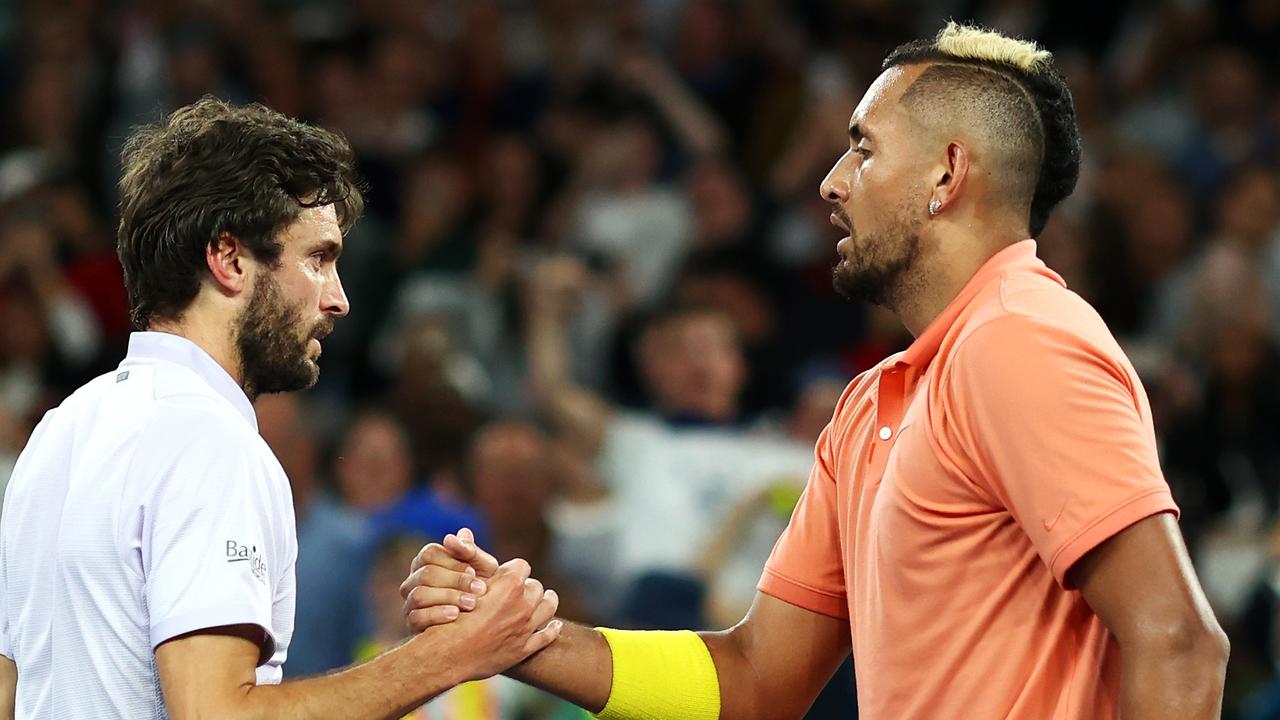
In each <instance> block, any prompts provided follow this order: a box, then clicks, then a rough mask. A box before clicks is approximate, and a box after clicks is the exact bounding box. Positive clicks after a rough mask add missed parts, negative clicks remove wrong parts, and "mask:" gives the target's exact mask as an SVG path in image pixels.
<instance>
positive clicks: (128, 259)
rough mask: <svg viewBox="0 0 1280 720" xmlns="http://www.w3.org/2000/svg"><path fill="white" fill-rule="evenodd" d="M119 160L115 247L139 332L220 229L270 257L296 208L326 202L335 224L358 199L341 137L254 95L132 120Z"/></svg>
mask: <svg viewBox="0 0 1280 720" xmlns="http://www.w3.org/2000/svg"><path fill="white" fill-rule="evenodd" d="M122 159H123V164H124V172H123V175H122V176H121V178H120V227H119V231H118V233H117V239H116V253H117V255H118V256H119V258H120V264H121V265H122V266H123V268H124V277H125V286H126V288H127V289H128V291H129V308H130V311H129V312H130V319H131V320H132V322H133V326H134V327H135V328H136V329H139V330H145V329H146V328H147V327H148V326H150V324H151V323H152V322H153V321H154V320H156V319H170V320H172V319H177V318H179V317H181V315H182V312H183V311H184V310H185V309H186V308H187V307H188V306H189V305H190V304H191V301H192V300H194V299H195V297H196V293H197V292H198V291H199V288H200V280H201V278H202V277H203V273H204V272H206V265H205V251H206V249H207V248H208V246H209V244H210V243H212V242H214V241H216V240H217V239H218V238H219V237H220V236H221V235H222V234H223V233H229V234H231V235H234V236H235V237H236V238H237V239H239V240H240V241H241V242H243V243H244V244H245V245H246V246H247V247H248V248H249V250H250V252H251V253H252V254H253V256H254V257H255V258H257V259H259V260H261V261H263V262H265V263H268V264H275V263H278V261H279V259H280V253H281V251H282V250H283V247H282V246H281V244H280V242H279V240H278V239H277V236H278V235H279V233H280V231H281V230H283V229H284V228H285V227H287V226H288V225H289V224H291V223H292V222H294V221H295V220H297V218H298V216H299V215H300V214H301V212H302V210H303V209H304V208H310V207H320V206H324V205H330V204H332V205H334V206H335V209H336V211H337V216H338V222H339V223H340V224H341V226H342V230H343V232H346V231H347V230H348V229H350V227H351V225H352V224H353V223H355V220H356V218H357V217H359V215H360V213H361V211H362V210H363V208H364V201H363V199H362V197H361V194H360V189H359V187H358V185H357V181H356V178H355V158H354V155H353V154H352V151H351V146H350V145H349V144H348V143H347V141H346V140H345V139H344V138H343V137H342V136H340V135H337V134H335V133H332V132H329V131H327V130H324V129H321V128H318V127H313V126H310V125H307V124H305V123H302V122H299V121H297V120H293V119H292V118H289V117H286V116H284V115H282V114H280V113H278V112H276V111H274V110H271V109H269V108H266V107H263V106H262V105H256V104H255V105H248V106H245V107H233V106H231V105H228V104H227V103H225V102H222V101H220V100H217V99H214V98H211V97H206V98H204V99H201V100H199V101H197V102H195V103H193V104H191V105H188V106H186V107H183V108H180V109H178V110H177V111H175V112H174V113H173V114H171V115H169V117H167V118H165V119H164V120H163V121H161V122H159V123H156V124H154V125H148V126H146V127H142V128H139V129H138V130H137V131H136V132H134V134H133V135H132V136H131V137H130V138H129V140H128V142H127V143H126V144H125V146H124V151H123V153H122Z"/></svg>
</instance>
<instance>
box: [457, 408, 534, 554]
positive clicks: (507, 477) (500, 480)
mask: <svg viewBox="0 0 1280 720" xmlns="http://www.w3.org/2000/svg"><path fill="white" fill-rule="evenodd" d="M549 460H550V453H549V448H548V446H547V441H546V439H545V438H543V437H542V435H541V433H539V432H538V431H537V430H535V429H534V428H532V427H529V426H527V425H521V424H516V423H512V424H503V425H495V426H492V427H489V428H486V429H484V430H481V431H480V433H479V434H478V435H477V436H476V441H475V444H474V445H473V446H472V450H471V485H472V488H473V490H474V491H475V499H476V504H477V505H479V507H480V509H481V510H482V511H483V512H484V514H485V517H486V518H487V519H488V520H489V523H490V524H491V525H492V526H494V527H502V528H509V529H517V528H525V527H528V526H530V525H531V524H537V523H541V521H542V511H543V508H544V507H545V506H546V504H547V497H548V495H549V494H550V492H551V478H550V473H549V472H548V462H549Z"/></svg>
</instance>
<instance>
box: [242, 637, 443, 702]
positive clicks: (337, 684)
mask: <svg viewBox="0 0 1280 720" xmlns="http://www.w3.org/2000/svg"><path fill="white" fill-rule="evenodd" d="M463 680H464V678H463V677H462V675H461V674H460V673H459V672H458V670H457V669H456V668H455V667H454V663H452V662H449V661H448V660H447V659H446V658H426V657H423V656H422V654H421V653H420V652H418V651H417V649H416V648H411V647H409V646H407V645H402V646H400V647H399V648H396V649H395V650H392V651H390V652H388V653H385V654H383V655H380V656H378V657H377V658H374V659H373V660H370V661H369V662H366V663H363V664H361V665H356V666H353V667H350V668H348V669H345V670H342V671H340V672H336V673H333V674H330V675H322V676H319V677H313V678H307V679H304V680H297V681H293V682H287V683H283V684H281V685H256V686H253V687H250V688H247V689H246V690H247V692H246V694H245V702H244V704H243V712H242V713H241V714H239V715H237V716H236V717H237V720H240V719H241V718H243V720H372V719H375V718H377V719H382V718H385V720H399V718H402V717H404V716H405V715H407V714H408V713H409V712H410V711H411V710H413V709H414V708H416V707H418V706H419V705H421V704H423V703H425V702H427V701H428V700H430V699H431V698H434V697H435V696H437V695H439V694H441V693H443V692H444V691H446V690H448V689H449V688H452V687H453V686H455V685H457V684H458V683H460V682H462V681H463Z"/></svg>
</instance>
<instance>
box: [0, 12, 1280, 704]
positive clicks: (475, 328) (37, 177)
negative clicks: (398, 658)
mask: <svg viewBox="0 0 1280 720" xmlns="http://www.w3.org/2000/svg"><path fill="white" fill-rule="evenodd" d="M949 17H955V18H958V19H972V20H977V21H979V22H982V23H984V24H987V25H990V26H993V27H996V28H998V29H1001V30H1005V31H1008V32H1013V33H1017V34H1020V35H1023V36H1025V37H1031V38H1036V39H1038V40H1040V41H1041V42H1042V43H1043V44H1045V45H1046V46H1047V47H1048V48H1050V49H1051V50H1053V51H1054V52H1055V53H1056V54H1057V57H1058V62H1059V63H1060V66H1061V67H1062V69H1063V70H1064V72H1065V73H1066V74H1067V76H1068V78H1069V79H1070V82H1071V86H1072V89H1073V92H1074V93H1075V99H1076V105H1077V110H1078V113H1079V119H1080V125H1081V129H1082V132H1083V136H1084V141H1085V164H1084V170H1083V173H1082V176H1081V180H1080V184H1079V187H1078V188H1077V190H1076V192H1075V194H1074V195H1073V196H1072V197H1071V198H1070V199H1069V200H1068V201H1067V202H1066V203H1065V205H1064V206H1063V207H1062V208H1061V209H1060V210H1059V211H1058V212H1057V214H1056V215H1055V217H1054V219H1053V221H1052V222H1051V224H1050V226H1049V228H1048V229H1047V230H1046V231H1045V233H1044V234H1043V237H1042V238H1040V246H1039V247H1040V254H1041V256H1042V257H1043V258H1044V259H1045V260H1046V261H1047V262H1048V263H1049V265H1050V266H1051V267H1053V268H1055V269H1056V270H1058V271H1059V272H1060V273H1062V274H1063V275H1064V276H1065V277H1066V278H1067V279H1068V281H1069V283H1070V285H1071V286H1072V287H1073V288H1074V289H1075V290H1077V291H1078V292H1080V293H1081V294H1083V295H1084V296H1085V297H1086V298H1088V299H1089V300H1090V301H1091V302H1093V303H1094V305H1095V306H1096V307H1097V308H1098V309H1099V310H1100V312H1101V313H1102V315H1103V317H1104V318H1105V319H1106V321H1107V323H1108V324H1109V326H1110V327H1111V329H1112V330H1113V332H1115V333H1116V335H1117V336H1118V337H1120V338H1121V340H1122V342H1123V344H1124V345H1125V348H1126V350H1127V351H1128V352H1129V353H1130V355H1131V357H1132V358H1133V360H1134V362H1135V364H1136V366H1137V367H1138V368H1139V369H1140V371H1141V373H1142V375H1143V378H1144V382H1145V383H1146V387H1147V390H1148V392H1149V393H1150V395H1151V398H1152V404H1153V408H1154V410H1155V413H1156V419H1157V430H1158V432H1159V435H1160V440H1161V447H1162V452H1163V462H1164V468H1165V471H1166V474H1167V476H1168V478H1169V481H1170V483H1171V484H1172V485H1173V487H1174V490H1175V494H1176V496H1177V498H1178V500H1179V502H1180V504H1181V505H1182V508H1183V521H1182V522H1183V527H1184V530H1185V532H1186V534H1187V538H1188V542H1189V543H1190V546H1191V549H1192V552H1193V555H1194V557H1195V559H1196V562H1197V565H1198V569H1199V571H1200V573H1201V576H1202V579H1203V580H1204V582H1205V585H1206V587H1207V589H1208V590H1209V592H1210V595H1211V597H1212V600H1213V602H1214V604H1215V607H1216V609H1217V611H1218V613H1219V615H1220V618H1221V620H1222V622H1223V624H1224V626H1225V627H1226V628H1227V629H1228V632H1229V634H1230V635H1231V639H1232V645H1233V654H1232V660H1231V666H1230V670H1229V673H1228V701H1227V709H1228V717H1234V718H1241V719H1243V720H1257V719H1260V718H1277V717H1280V699H1278V697H1280V693H1278V692H1277V691H1276V690H1274V688H1273V687H1272V683H1273V682H1274V681H1275V680H1276V674H1277V673H1276V667H1277V665H1276V661H1277V656H1276V653H1277V651H1280V645H1278V644H1277V637H1280V623H1277V622H1276V619H1277V616H1276V613H1277V608H1278V607H1280V604H1277V602H1276V597H1277V596H1278V595H1280V562H1278V561H1280V532H1277V524H1276V521H1277V508H1278V506H1280V437H1278V435H1280V363H1278V356H1277V343H1280V84H1278V83H1280V2H1275V0H1232V1H1229V2H1216V3H1213V2H1208V1H1207V0H1144V1H1133V2H1123V1H1120V2H1109V3H1105V4H1102V3H1097V4H1095V3H1084V4H1081V3H1068V2H1050V1H1049V0H1040V1H1036V0H985V1H984V0H911V1H902V2H893V1H891V0H846V1H843V2H839V1H830V2H790V3H788V2H776V1H768V0H741V1H739V2H713V1H709V0H688V1H684V0H629V1H624V2H608V3H597V2H589V1H587V0H542V1H538V0H526V1H523V2H522V1H517V0H508V1H497V0H354V1H353V2H339V1H338V0H272V1H267V0H261V1H257V0H208V1H204V2H201V1H195V0H145V1H142V2H123V1H121V0H114V1H113V0H25V1H24V0H7V1H6V2H3V3H0V39H2V44H0V97H3V100H4V102H3V104H2V105H0V127H2V128H3V133H0V148H2V151H0V486H2V485H3V483H4V481H5V480H6V479H7V477H8V473H9V471H10V470H11V469H12V464H13V461H14V459H15V458H16V456H17V453H18V452H19V450H20V449H21V448H22V446H23V443H24V442H25V439H26V437H27V436H28V434H29V432H30V430H31V428H32V427H33V425H34V423H35V422H36V421H37V420H38V419H39V417H40V416H41V415H42V413H43V412H44V411H45V410H46V409H48V408H49V407H52V406H54V405H56V404H57V403H58V402H59V400H60V399H61V398H62V397H64V396H65V395H66V394H67V393H68V392H69V391H71V390H73V389H74V388H75V387H77V386H78V385H79V384H80V383H82V382H84V381H85V380H87V379H88V378H90V377H92V376H93V375H95V374H97V373H99V372H102V371H105V370H107V369H109V368H110V367H112V366H114V364H115V363H116V362H117V361H118V359H119V358H120V357H121V356H122V354H123V352H124V348H125V344H126V342H127V334H128V330H129V328H128V318H127V308H126V301H125V296H124V292H123V289H122V286H121V274H120V270H119V267H118V265H117V264H116V261H115V257H114V249H113V233H114V226H115V218H114V207H115V202H116V199H115V187H114V184H115V181H116V178H117V177H118V172H119V161H118V155H119V150H120V147H121V145H122V142H123V139H124V137H125V136H126V135H127V133H128V131H129V128H131V127H132V126H135V125H137V124H140V123H145V122H151V121H155V120H157V119H159V118H160V117H161V116H162V115H163V113H165V112H167V111H169V110H172V109H174V108H175V107H177V106H179V105H182V104H185V103H188V102H191V101H193V100H195V99H198V98H199V97H201V96H203V95H205V94H212V95H215V96H217V97H220V98H224V99H228V100H231V101H234V102H249V101H261V102H264V103H266V104H268V105H270V106H271V107H273V108H276V109H278V110H281V111H283V112H286V113H288V114H290V115H294V116H298V117H301V118H305V119H307V120H309V121H312V122H316V123H319V124H322V125H324V126H326V127H329V128H332V129H336V130H339V131H341V132H342V133H344V134H345V135H346V136H347V137H348V138H349V139H350V141H351V142H352V144H353V145H354V147H355V149H356V152H357V155H358V157H359V162H360V171H361V175H362V177H363V178H364V180H365V181H366V183H367V188H368V200H369V206H368V213H367V216H366V217H365V218H364V219H363V220H362V221H361V222H360V223H359V224H358V225H357V227H356V228H355V229H354V230H353V231H352V233H351V234H350V236H349V237H348V239H347V251H346V254H345V255H344V258H343V262H342V265H341V270H342V273H343V278H344V281H345V284H346V287H347V292H348V295H349V296H350V300H351V305H352V312H351V315H350V317H348V318H347V319H345V320H343V321H341V322H339V324H338V330H337V331H336V332H335V333H334V335H333V336H331V337H330V338H329V339H328V340H327V341H326V343H325V351H324V357H323V359H322V368H323V373H322V379H321V382H320V385H319V386H318V387H317V388H316V389H315V390H313V391H312V392H310V393H306V394H304V395H301V396H297V397H271V398H265V399H263V400H262V401H260V402H259V414H260V418H261V424H262V430H263V434H264V436H265V437H266V438H267V439H268V441H269V442H270V444H271V445H272V447H273V448H274V449H275V451H276V453H277V454H278V456H279V457H280V459H281V461H282V463H283V464H284V466H285V468H286V471H287V472H288V474H289V476H290V480H291V482H292V483H293V485H294V490H295V495H296V503H295V504H296V509H297V514H298V524H299V544H300V558H299V564H298V584H299V599H298V605H299V607H298V622H297V634H296V635H295V644H294V646H293V649H292V651H291V659H290V662H289V664H288V665H287V666H286V673H287V674H291V675H297V674H300V673H311V672H318V671H322V670H324V669H327V668H329V667H333V666H335V665H338V664H342V663H345V662H347V661H350V660H351V659H353V658H356V657H359V656H361V655H364V654H367V653H369V652H371V651H374V650H376V649H377V648H379V647H382V646H385V645H387V644H389V643H393V642H395V641H396V640H397V639H398V637H399V634H400V632H401V630H400V627H399V625H398V613H399V601H398V598H397V597H396V592H395V588H396V586H397V585H398V583H399V581H400V579H401V578H402V576H403V568H404V567H405V565H406V563H407V559H406V556H412V553H413V550H414V549H415V548H416V547H417V546H418V545H419V544H421V542H422V541H423V540H424V539H425V538H429V537H438V536H439V535H440V534H441V533H443V532H447V531H450V530H453V529H455V528H456V525H457V524H459V523H464V522H465V523H467V524H472V525H475V526H478V527H479V528H480V529H481V533H482V542H485V543H487V544H488V545H489V546H490V547H492V548H494V549H496V550H497V552H498V553H499V554H500V555H502V556H504V557H509V556H512V555H517V554H518V555H521V556H524V557H526V558H528V559H530V560H531V561H532V562H533V566H534V568H535V572H536V573H537V574H538V575H540V576H541V577H542V578H543V579H544V580H546V581H547V584H548V586H551V587H555V588H556V589H557V590H559V591H560V592H561V594H562V596H563V597H564V602H563V609H564V610H565V613H566V614H567V615H568V616H570V617H573V618H575V619H580V620H583V621H587V622H608V623H614V624H627V625H632V626H638V627H664V626H678V627H683V626H687V625H690V624H692V625H696V626H699V627H710V626H715V625H722V624H724V623H725V622H732V621H733V620H734V619H736V618H737V617H740V614H741V611H742V608H743V604H744V603H746V602H749V599H750V594H751V588H752V584H753V582H754V580H755V577H756V575H757V574H758V572H759V567H760V563H761V562H762V561H763V555H765V554H767V552H768V548H769V544H770V542H771V540H772V538H773V537H776V534H777V532H779V530H780V529H781V527H782V524H783V523H784V522H785V517H786V514H787V512H788V511H789V508H790V506H791V505H792V504H793V503H794V500H795V496H796V493H797V488H798V486H799V484H800V483H802V482H803V478H804V474H805V471H806V469H807V468H806V463H807V459H808V457H809V455H808V453H809V451H810V448H811V445H812V442H813V440H814V439H815V438H816V435H817V432H818V431H819V430H820V429H821V427H822V425H823V424H824V423H825V421H826V419H827V417H828V416H829V413H830V412H831V408H832V406H833V404H834V401H835V397H836V396H837V395H838V393H839V391H840V389H841V387H842V386H843V384H844V383H845V382H847V380H848V379H849V378H851V377H852V376H853V375H854V374H855V373H857V372H859V371H861V370H863V369H865V368H867V367H868V366H869V365H870V364H872V363H874V362H875V361H876V360H878V359H879V358H881V357H883V356H884V355H885V354H887V353H889V352H892V351H894V350H896V349H899V348H901V347H903V346H904V345H905V343H907V342H908V341H909V337H908V336H906V335H905V334H904V332H903V330H902V329H901V327H900V326H899V325H897V323H896V322H895V321H894V320H893V319H892V318H891V317H888V316H887V315H885V314H884V313H882V312H879V311H876V310H873V309H871V308H869V307H865V306H862V305H858V304H853V303H849V302H845V301H842V300H841V299H840V298H838V297H837V296H835V295H834V293H833V292H832V290H831V288H830V280H829V275H830V267H831V265H832V262H833V259H834V243H835V241H836V240H837V239H838V234H839V233H838V231H835V230H834V228H832V227H830V226H829V225H828V222H827V214H828V210H827V207H826V205H825V203H824V202H822V201H821V200H820V198H819V197H818V193H817V186H818V182H819V180H820V179H821V178H822V177H823V175H824V174H825V173H826V170H827V169H828V168H829V166H830V165H831V163H832V162H833V161H834V160H835V159H836V158H837V157H838V156H839V155H840V154H841V153H842V152H843V151H844V148H845V143H846V139H845V123H846V121H847V118H848V115H849V113H850V112H851V110H852V108H853V106H854V105H855V104H856V102H857V100H858V98H859V97H860V96H861V93H862V92H863V90H864V89H865V88H866V86H867V85H868V83H869V82H870V81H871V80H872V79H873V78H874V77H875V75H876V73H877V65H878V62H879V59H880V58H881V57H882V56H883V55H884V53H885V52H886V51H887V50H888V49H890V48H892V47H893V46H894V45H896V44H897V43H899V42H902V41H904V40H906V39H909V38H911V37H915V36H921V35H931V34H932V33H934V32H935V31H936V30H937V29H938V28H939V27H940V25H941V23H942V22H943V21H944V20H945V19H946V18H949ZM1044 422H1053V418H1044ZM849 695H850V693H849V689H848V682H847V679H846V680H840V679H838V680H837V681H836V682H835V683H833V686H832V687H831V688H829V691H828V693H827V695H825V696H824V698H823V700H822V704H821V706H820V707H819V708H817V709H815V711H814V717H852V716H853V711H852V710H850V709H848V703H849V702H850V699H849ZM425 713H426V714H423V715H422V717H460V718H487V717H511V718H515V717H522V718H523V717H527V718H534V717H574V716H576V714H575V713H574V712H572V711H571V710H569V709H568V708H565V707H563V706H560V705H557V704H556V703H551V702H549V701H548V700H547V699H546V698H543V697H540V696H538V695H536V694H535V693H531V692H525V691H523V690H521V689H519V688H517V687H515V685H514V684H511V683H506V682H503V681H501V680H498V681H493V682H491V683H488V684H485V685H479V686H472V687H467V688H463V689H461V690H458V691H455V692H454V693H453V694H452V695H450V696H448V697H446V698H445V699H444V700H442V701H439V702H437V703H436V704H434V705H433V706H430V707H429V708H428V709H427V710H426V711H425Z"/></svg>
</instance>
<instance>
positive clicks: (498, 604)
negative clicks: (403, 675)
mask: <svg viewBox="0 0 1280 720" xmlns="http://www.w3.org/2000/svg"><path fill="white" fill-rule="evenodd" d="M483 594H484V599H483V600H479V599H478V598H477V602H476V604H475V612H472V613H468V614H467V616H466V617H462V618H459V619H458V622H457V623H453V624H450V625H449V626H448V627H441V628H438V629H436V630H435V631H433V632H426V633H423V634H422V635H419V636H418V637H416V638H414V640H412V641H411V642H418V643H422V644H424V646H426V647H438V645H437V643H440V642H441V641H442V640H443V638H444V637H445V636H446V635H448V636H451V637H450V641H449V642H450V644H453V645H455V647H456V648H457V655H458V657H457V660H458V661H460V662H461V663H462V667H463V668H465V671H466V679H467V680H481V679H484V678H487V677H491V676H493V675H497V674H498V673H500V672H502V671H504V670H506V669H508V668H510V667H511V666H512V665H515V664H516V663H519V662H521V661H523V660H525V659H526V658H528V657H529V656H530V655H533V654H534V653H537V652H538V651H540V650H542V649H543V648H545V647H547V646H548V645H550V644H551V643H553V642H555V640H556V638H558V637H559V636H560V629H561V627H562V626H563V623H561V621H559V620H553V618H554V617H555V614H556V610H557V609H558V608H559V606H560V598H559V597H558V596H557V595H556V592H555V591H554V590H544V589H543V587H542V583H540V582H538V581H537V580H534V579H532V578H530V577H529V563H527V562H525V561H524V560H520V559H516V560H511V561H509V562H507V563H505V564H503V565H502V566H500V567H498V568H497V569H496V570H495V571H494V572H493V573H492V575H491V576H490V577H489V580H488V583H487V587H486V588H485V590H484V593H483ZM450 622H452V621H450ZM427 627H429V626H422V627H415V628H414V630H415V631H417V630H423V629H426V628H427Z"/></svg>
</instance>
